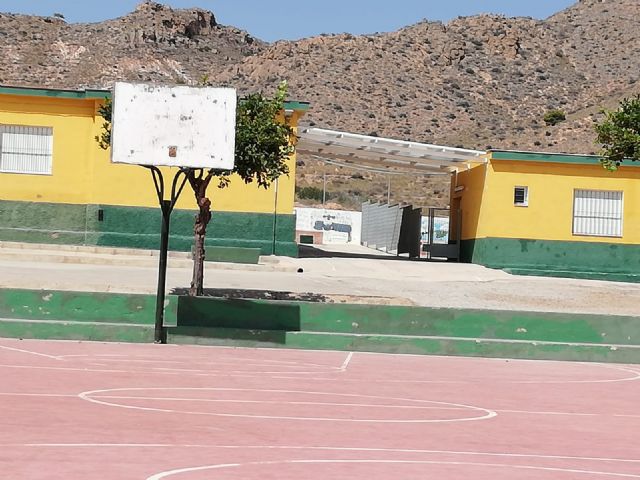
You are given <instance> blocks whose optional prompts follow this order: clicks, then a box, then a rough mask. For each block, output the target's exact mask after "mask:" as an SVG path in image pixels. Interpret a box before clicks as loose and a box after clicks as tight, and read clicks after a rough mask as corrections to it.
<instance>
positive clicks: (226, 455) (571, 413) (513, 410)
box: [0, 339, 640, 480]
mask: <svg viewBox="0 0 640 480" xmlns="http://www.w3.org/2000/svg"><path fill="white" fill-rule="evenodd" d="M0 371H1V375H2V383H1V387H0V411H1V412H2V417H1V418H2V428H0V478H3V479H5V478H6V479H12V480H13V479H47V480H52V479H65V480H72V479H74V480H75V479H82V480H108V479H114V480H115V479H117V480H125V479H132V480H133V479H135V480H161V479H167V480H204V479H207V480H211V479H214V480H241V479H242V480H252V479H307V480H326V479H356V480H357V479H366V480H373V479H376V480H378V479H381V480H392V479H393V480H398V479H400V480H423V479H438V480H441V479H446V480H449V479H451V480H462V479H464V480H469V479H474V480H489V479H491V480H507V479H508V480H513V479H531V480H533V479H535V480H547V479H553V480H569V479H576V480H589V479H607V478H612V479H613V478H640V366H624V365H604V364H585V363H563V362H543V361H517V360H496V359H470V358H456V357H426V356H407V355H381V354H368V353H354V354H351V353H347V352H316V351H293V350H254V349H231V348H213V347H195V346H171V345H168V346H167V345H164V346H160V345H127V344H101V343H77V342H49V341H27V340H25V341H18V340H9V339H0Z"/></svg>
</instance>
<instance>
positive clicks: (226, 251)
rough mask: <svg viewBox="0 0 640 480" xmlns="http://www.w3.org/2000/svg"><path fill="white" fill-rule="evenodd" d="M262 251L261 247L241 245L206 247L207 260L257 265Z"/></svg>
mask: <svg viewBox="0 0 640 480" xmlns="http://www.w3.org/2000/svg"><path fill="white" fill-rule="evenodd" d="M261 253H262V252H261V251H260V249H259V248H241V247H206V248H205V261H207V262H229V263H249V264H254V265H257V264H258V262H259V261H260V255H261Z"/></svg>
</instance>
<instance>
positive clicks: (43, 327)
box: [0, 319, 154, 343]
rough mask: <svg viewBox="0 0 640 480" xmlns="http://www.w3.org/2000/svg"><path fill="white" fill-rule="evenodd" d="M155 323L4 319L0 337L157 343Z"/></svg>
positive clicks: (0, 322)
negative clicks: (154, 337) (154, 334)
mask: <svg viewBox="0 0 640 480" xmlns="http://www.w3.org/2000/svg"><path fill="white" fill-rule="evenodd" d="M153 333H154V329H153V325H137V324H126V323H120V324H119V323H106V322H86V321H84V322H75V321H67V322H65V321H58V320H16V319H0V337H5V338H35V339H47V340H85V341H100V342H128V343H153Z"/></svg>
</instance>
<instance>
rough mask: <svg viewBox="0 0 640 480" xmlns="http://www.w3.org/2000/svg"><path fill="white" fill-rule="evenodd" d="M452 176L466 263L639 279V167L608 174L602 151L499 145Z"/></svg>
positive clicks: (516, 270)
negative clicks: (536, 150) (582, 152)
mask: <svg viewBox="0 0 640 480" xmlns="http://www.w3.org/2000/svg"><path fill="white" fill-rule="evenodd" d="M452 175H453V176H452V182H451V212H452V215H454V213H455V212H456V211H459V212H460V214H461V219H460V222H459V223H458V225H461V232H460V233H461V235H460V238H461V251H460V255H461V260H462V261H466V262H473V263H478V264H481V265H486V266H487V267H491V268H500V269H505V270H507V271H510V272H512V273H518V274H530V275H552V276H561V277H577V278H593V279H609V280H623V281H640V164H638V163H634V162H628V163H624V164H623V166H622V167H620V168H619V169H618V170H617V171H615V172H609V171H607V170H605V169H604V168H603V167H602V165H601V164H600V161H599V158H598V157H596V156H586V155H563V154H552V153H534V152H514V151H500V150H494V151H490V152H488V153H487V156H486V162H484V163H476V164H471V165H470V168H469V169H466V170H465V169H461V170H458V171H457V172H454V173H453V174H452ZM451 224H452V225H456V222H453V221H452V222H451Z"/></svg>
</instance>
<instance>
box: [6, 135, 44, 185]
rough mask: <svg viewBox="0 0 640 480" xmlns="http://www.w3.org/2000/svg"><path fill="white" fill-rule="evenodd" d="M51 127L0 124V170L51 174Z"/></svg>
mask: <svg viewBox="0 0 640 480" xmlns="http://www.w3.org/2000/svg"><path fill="white" fill-rule="evenodd" d="M52 152H53V129H52V128H51V127H28V126H22V125H0V172H8V173H33V174H40V175H49V174H51V157H52Z"/></svg>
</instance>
